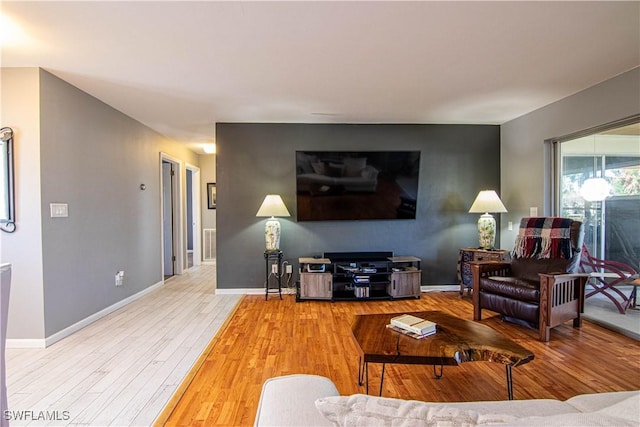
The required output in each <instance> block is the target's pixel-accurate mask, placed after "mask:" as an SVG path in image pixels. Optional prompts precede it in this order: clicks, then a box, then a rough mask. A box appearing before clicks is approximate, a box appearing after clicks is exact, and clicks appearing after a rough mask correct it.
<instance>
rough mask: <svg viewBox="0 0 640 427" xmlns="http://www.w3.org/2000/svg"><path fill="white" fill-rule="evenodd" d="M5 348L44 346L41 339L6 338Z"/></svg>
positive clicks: (43, 341)
mask: <svg viewBox="0 0 640 427" xmlns="http://www.w3.org/2000/svg"><path fill="white" fill-rule="evenodd" d="M6 343H7V348H45V340H44V338H43V339H12V338H7V341H6Z"/></svg>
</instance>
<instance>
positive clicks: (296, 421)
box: [254, 374, 339, 427]
mask: <svg viewBox="0 0 640 427" xmlns="http://www.w3.org/2000/svg"><path fill="white" fill-rule="evenodd" d="M338 394H339V393H338V390H337V389H336V386H335V385H334V384H333V382H332V381H331V380H330V379H329V378H325V377H321V376H319V375H303V374H300V375H285V376H280V377H274V378H270V379H268V380H267V381H265V382H264V384H263V385H262V394H260V402H259V403H258V410H257V413H256V419H255V422H254V425H255V426H282V427H285V426H301V425H307V426H331V423H330V422H329V421H328V420H327V419H326V418H324V417H323V416H322V415H321V414H320V413H319V412H318V411H317V410H316V408H315V405H314V402H315V400H316V399H318V398H320V397H325V396H337V395H338ZM283 403H284V404H283Z"/></svg>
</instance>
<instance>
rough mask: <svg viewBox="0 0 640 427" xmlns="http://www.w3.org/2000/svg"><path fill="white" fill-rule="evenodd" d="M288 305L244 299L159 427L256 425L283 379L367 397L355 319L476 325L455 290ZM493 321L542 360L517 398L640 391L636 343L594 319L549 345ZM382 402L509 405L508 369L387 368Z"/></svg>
mask: <svg viewBox="0 0 640 427" xmlns="http://www.w3.org/2000/svg"><path fill="white" fill-rule="evenodd" d="M283 298H284V299H283V300H282V301H281V300H278V299H276V298H270V299H269V301H265V300H264V297H262V296H245V297H243V300H242V302H241V303H240V305H239V306H238V307H237V309H236V312H235V314H234V316H233V317H232V318H231V319H230V320H229V321H228V322H227V324H226V326H225V327H224V328H223V329H221V331H220V333H219V334H218V336H217V337H216V340H215V342H214V343H213V345H212V346H211V347H210V352H209V354H208V355H203V358H202V361H203V363H202V365H201V366H200V367H199V369H197V370H195V371H194V372H193V378H192V380H191V381H190V383H189V384H188V387H186V391H185V392H184V394H183V395H182V396H181V397H180V398H179V399H176V401H177V404H176V406H175V408H174V407H167V408H165V411H164V412H163V414H161V416H160V417H159V418H158V420H157V423H156V424H157V425H163V424H164V425H167V426H187V425H188V426H212V425H234V426H235V425H238V426H240V425H241V426H248V425H252V424H253V421H254V417H255V411H256V407H257V404H258V400H259V396H260V391H261V387H262V383H263V382H264V381H265V380H266V379H267V378H270V377H273V376H277V375H287V374H293V373H309V374H317V375H324V376H326V377H329V378H331V380H333V382H334V383H335V384H336V386H337V388H338V390H339V391H340V393H341V394H343V395H347V394H352V393H364V387H359V386H358V385H357V381H356V379H357V367H358V352H357V349H356V346H355V343H354V341H353V339H352V337H351V330H350V324H351V320H352V318H353V315H354V314H359V313H381V312H405V311H419V310H434V309H437V310H442V311H445V312H447V313H450V314H453V315H456V316H458V317H461V318H465V319H472V311H473V310H472V306H471V301H470V299H468V298H465V299H460V298H459V296H458V293H457V292H437V293H436V292H434V293H423V294H422V298H421V299H420V300H403V301H375V302H360V301H357V302H340V303H330V302H318V301H307V302H302V303H296V302H295V298H294V296H292V295H287V296H284V297H283ZM489 314H490V313H489V312H487V313H485V314H484V317H485V320H483V321H482V323H484V324H486V325H489V326H491V327H492V328H494V329H496V330H497V331H499V332H501V333H503V334H504V335H506V336H507V337H509V338H511V339H513V340H514V341H516V342H517V343H519V344H521V345H522V346H524V347H525V348H527V349H529V350H531V351H532V352H533V353H534V354H535V360H533V361H532V362H530V363H528V364H526V365H523V366H520V367H517V368H515V369H514V374H513V376H514V379H513V382H514V396H515V399H528V398H558V399H567V398H569V397H571V396H574V395H577V394H581V393H593V392H604V391H618V390H633V389H640V375H639V373H640V346H639V345H638V342H636V341H634V340H632V339H630V338H627V337H624V336H621V335H618V334H616V333H613V332H610V331H607V330H605V329H603V328H601V327H599V326H596V325H594V324H591V323H589V322H584V326H583V327H582V329H574V328H572V326H571V322H568V323H567V324H565V325H562V326H560V327H557V328H555V329H553V331H552V334H551V341H550V342H548V343H543V342H540V341H538V340H537V333H536V331H534V330H532V329H526V328H524V327H521V326H517V325H513V324H509V323H503V322H502V321H500V319H499V317H498V316H494V317H491V316H490V315H489ZM370 376H371V381H372V382H371V384H372V385H373V389H374V390H375V389H376V388H377V384H379V380H380V368H379V366H378V365H371V368H370ZM383 395H384V396H387V397H400V398H409V399H417V400H426V401H469V400H501V399H505V398H506V386H505V371H504V367H503V366H502V365H500V364H496V363H490V362H474V363H466V364H463V365H461V366H458V367H445V369H444V376H443V377H442V379H440V380H436V379H434V378H433V371H432V367H431V366H419V365H411V366H409V365H388V366H387V369H386V373H385V382H384V389H383ZM282 398H283V399H286V396H282ZM165 420H166V421H165Z"/></svg>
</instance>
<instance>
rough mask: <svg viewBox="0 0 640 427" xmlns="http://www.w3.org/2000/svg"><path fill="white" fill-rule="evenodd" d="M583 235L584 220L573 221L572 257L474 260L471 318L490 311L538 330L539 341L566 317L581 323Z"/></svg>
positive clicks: (584, 279)
mask: <svg viewBox="0 0 640 427" xmlns="http://www.w3.org/2000/svg"><path fill="white" fill-rule="evenodd" d="M529 219H530V218H524V219H523V220H529ZM583 236H584V231H583V226H582V223H581V222H580V221H572V222H571V223H570V241H571V257H570V258H551V257H550V258H535V257H532V258H522V257H521V258H518V257H516V256H514V258H513V259H512V261H511V262H495V261H489V262H482V261H477V262H473V263H472V264H471V270H472V273H473V308H474V310H473V312H474V315H473V317H474V320H478V321H479V320H481V318H482V310H483V309H486V310H491V311H494V312H497V313H500V314H501V315H502V316H503V318H504V320H507V321H511V322H515V323H519V324H522V325H526V326H529V327H533V328H536V329H538V332H539V338H540V340H541V341H549V338H550V329H551V328H553V327H555V326H557V325H559V324H561V323H564V322H566V321H568V320H573V325H574V327H580V326H581V322H582V320H581V313H582V311H583V310H584V285H585V283H586V277H585V276H584V275H578V274H575V273H576V272H577V270H578V267H579V265H580V249H581V248H582V240H583Z"/></svg>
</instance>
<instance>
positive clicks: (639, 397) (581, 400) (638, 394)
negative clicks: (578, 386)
mask: <svg viewBox="0 0 640 427" xmlns="http://www.w3.org/2000/svg"><path fill="white" fill-rule="evenodd" d="M628 398H635V402H636V405H637V406H638V407H640V391H638V390H634V391H610V392H608V393H595V394H580V395H578V396H574V397H572V398H571V399H568V400H567V401H566V402H567V404H569V405H571V406H573V407H574V408H576V409H577V410H578V411H580V412H592V411H599V410H601V409H605V408H607V407H610V406H612V405H615V404H617V403H620V402H623V401H625V400H627V399H628ZM639 410H640V409H639ZM638 419H640V417H638Z"/></svg>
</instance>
